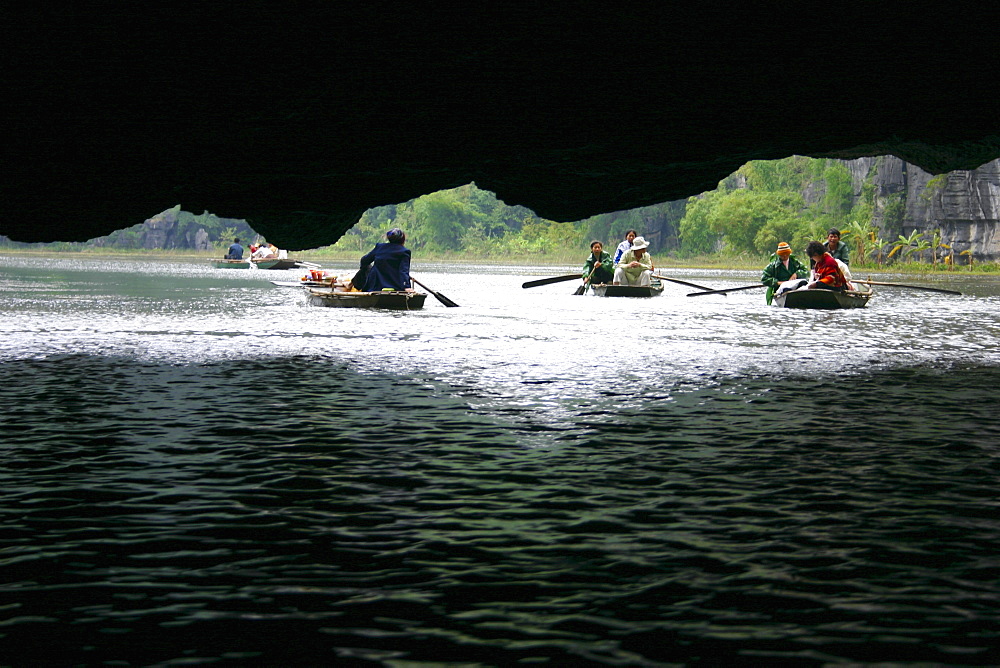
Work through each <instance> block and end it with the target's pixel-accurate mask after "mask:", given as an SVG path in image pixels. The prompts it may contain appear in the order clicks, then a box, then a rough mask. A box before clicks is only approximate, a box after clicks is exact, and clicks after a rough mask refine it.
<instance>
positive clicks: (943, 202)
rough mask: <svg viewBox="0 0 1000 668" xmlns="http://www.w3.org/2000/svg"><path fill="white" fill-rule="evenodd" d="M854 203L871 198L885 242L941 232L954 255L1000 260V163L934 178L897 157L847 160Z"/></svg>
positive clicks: (999, 161)
mask: <svg viewBox="0 0 1000 668" xmlns="http://www.w3.org/2000/svg"><path fill="white" fill-rule="evenodd" d="M847 166H848V169H849V171H850V172H851V178H852V181H853V184H854V192H855V199H856V201H859V200H861V199H862V198H864V197H866V195H867V196H871V197H872V198H873V204H874V211H875V214H874V222H875V223H876V225H877V226H878V227H879V229H880V230H881V232H882V237H883V238H885V239H895V238H896V236H897V235H899V234H902V235H904V236H906V235H908V234H910V233H911V232H913V231H914V230H916V231H918V232H923V233H925V234H927V235H928V236H930V235H931V234H933V233H934V231H935V230H940V232H941V237H942V240H943V241H944V242H945V243H947V244H949V245H951V246H953V247H954V249H955V254H956V255H957V254H959V253H961V252H962V251H966V250H968V251H971V253H972V255H973V256H974V257H975V258H976V260H978V261H984V260H985V261H992V260H997V259H1000V160H993V161H991V162H987V163H986V164H984V165H982V166H981V167H978V168H976V169H971V170H958V171H953V172H948V173H947V174H941V175H939V176H934V175H932V174H929V173H927V172H925V171H924V170H922V169H920V168H919V167H916V166H915V165H911V164H909V163H906V162H904V161H903V160H900V159H899V158H896V157H894V156H879V157H873V158H858V159H857V160H850V161H848V162H847Z"/></svg>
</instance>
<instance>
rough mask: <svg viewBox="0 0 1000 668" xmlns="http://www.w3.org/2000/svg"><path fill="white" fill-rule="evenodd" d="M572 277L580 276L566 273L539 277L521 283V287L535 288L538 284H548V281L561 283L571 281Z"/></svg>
mask: <svg viewBox="0 0 1000 668" xmlns="http://www.w3.org/2000/svg"><path fill="white" fill-rule="evenodd" d="M574 278H580V274H566V275H565V276H550V277H549V278H539V279H538V280H537V281H528V282H527V283H521V287H522V288H537V287H538V286H539V285H549V284H550V283H562V282H563V281H572V280H573V279H574Z"/></svg>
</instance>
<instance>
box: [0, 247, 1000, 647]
mask: <svg viewBox="0 0 1000 668" xmlns="http://www.w3.org/2000/svg"><path fill="white" fill-rule="evenodd" d="M340 268H341V269H343V270H344V271H345V273H346V272H348V271H349V270H350V268H348V267H340ZM574 270H575V267H574V268H558V269H525V268H513V267H493V268H488V269H486V270H485V272H484V271H480V270H474V269H472V268H465V267H445V266H441V265H434V266H424V267H422V266H420V265H419V264H417V265H415V267H414V275H415V276H417V277H418V278H419V279H420V280H421V281H423V282H424V283H427V284H428V285H430V286H431V287H433V288H434V289H436V290H438V291H440V292H442V293H444V294H445V295H447V296H448V297H449V298H451V299H452V300H454V301H456V302H458V303H459V304H461V308H451V309H449V308H445V307H443V306H442V305H441V304H439V303H438V302H437V301H435V300H434V299H433V298H432V297H428V300H427V304H426V307H425V309H423V310H422V311H417V312H410V313H391V312H379V311H365V310H349V309H328V308H319V307H310V306H308V305H307V304H306V302H305V298H304V296H303V294H301V292H300V291H299V290H298V289H291V288H280V287H276V286H273V285H271V283H270V282H269V281H270V280H294V279H296V278H297V277H298V276H299V274H300V272H295V271H291V272H271V271H251V270H217V269H213V268H211V267H209V266H208V264H207V263H206V262H197V263H195V262H181V261H173V262H151V261H142V262H138V261H133V260H129V261H116V260H109V259H78V258H64V257H63V258H53V259H47V258H45V259H43V258H38V257H20V256H17V257H3V258H0V303H2V305H3V318H2V319H0V369H2V370H3V372H4V374H3V379H4V382H3V384H2V385H0V406H2V410H0V442H2V448H0V463H2V467H0V664H3V665H15V666H29V665H31V666H34V665H104V664H108V665H163V666H168V665H197V664H201V663H212V664H213V665H296V664H299V665H319V664H331V663H339V664H344V665H366V664H367V665H388V666H413V665H422V664H431V665H434V664H437V665H441V664H446V665H447V664H458V665H509V664H515V663H519V662H521V663H546V662H547V663H549V664H550V665H596V664H611V665H628V666H633V665H634V666H643V665H649V666H661V665H718V664H720V663H726V664H754V665H776V664H802V665H818V664H824V663H872V662H888V663H900V664H913V663H925V664H929V665H935V664H936V665H960V664H965V665H991V664H998V663H1000V649H998V647H1000V579H998V577H997V572H1000V556H998V554H1000V553H998V550H1000V503H998V490H1000V427H998V425H997V420H996V406H997V398H998V393H997V390H996V388H997V387H998V385H1000V345H998V343H1000V281H998V280H997V279H988V278H987V279H984V278H981V277H978V278H977V277H965V276H961V275H956V276H949V277H947V278H946V279H937V281H938V282H934V283H924V284H925V285H936V286H938V287H949V288H953V289H958V290H961V291H963V292H964V293H965V295H964V296H961V297H952V296H945V295H940V294H936V293H931V292H919V291H913V290H902V289H894V288H882V289H878V292H877V294H876V296H875V297H874V298H873V300H872V302H871V305H870V306H869V307H868V308H867V309H859V310H851V311H831V312H820V311H815V312H812V311H794V310H785V309H776V308H768V307H766V306H765V305H764V304H763V291H762V290H760V291H756V290H754V291H745V292H737V293H732V294H731V295H729V296H728V297H714V296H713V297H697V298H688V297H686V296H685V295H686V293H687V292H690V291H691V290H690V289H689V288H685V287H683V286H679V285H675V284H668V286H667V288H666V290H665V294H664V295H663V296H661V297H657V298H654V299H649V300H635V299H632V300H630V299H600V298H595V297H590V296H586V297H577V296H573V295H572V292H573V290H574V289H575V287H576V284H575V283H560V284H554V285H549V286H544V287H540V288H534V289H531V290H522V289H521V287H520V285H521V283H522V282H523V281H525V280H529V279H531V278H538V277H541V276H545V275H547V274H562V273H569V272H572V271H574ZM671 273H672V275H674V276H676V277H678V278H681V279H683V280H687V281H690V282H693V283H699V284H704V285H708V286H712V287H732V286H737V285H745V284H748V283H752V282H754V280H755V279H756V276H754V275H753V274H749V273H740V272H714V273H710V272H693V271H680V270H677V271H674V272H671ZM877 278H878V279H879V280H889V281H896V282H906V283H914V282H916V279H914V278H913V277H909V278H907V279H905V280H904V279H901V277H893V276H890V275H883V276H879V277H877Z"/></svg>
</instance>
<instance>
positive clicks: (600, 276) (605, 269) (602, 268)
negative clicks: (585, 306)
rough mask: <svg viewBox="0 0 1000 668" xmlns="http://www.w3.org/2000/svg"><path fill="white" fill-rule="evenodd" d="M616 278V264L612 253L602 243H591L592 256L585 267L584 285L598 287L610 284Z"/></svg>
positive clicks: (588, 257) (589, 256)
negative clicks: (612, 258) (600, 284)
mask: <svg viewBox="0 0 1000 668" xmlns="http://www.w3.org/2000/svg"><path fill="white" fill-rule="evenodd" d="M614 277H615V269H614V263H613V262H612V261H611V253H608V252H607V251H605V250H604V244H602V243H601V242H600V241H591V242H590V255H588V256H587V261H586V262H585V263H584V265H583V284H584V285H598V284H599V283H610V282H611V281H612V280H613V279H614Z"/></svg>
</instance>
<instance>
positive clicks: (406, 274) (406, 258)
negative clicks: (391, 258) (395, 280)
mask: <svg viewBox="0 0 1000 668" xmlns="http://www.w3.org/2000/svg"><path fill="white" fill-rule="evenodd" d="M399 276H400V278H402V279H403V283H402V284H403V288H404V289H408V288H412V287H413V285H412V284H411V283H410V249H409V248H406V249H404V252H403V257H401V258H400V259H399Z"/></svg>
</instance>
